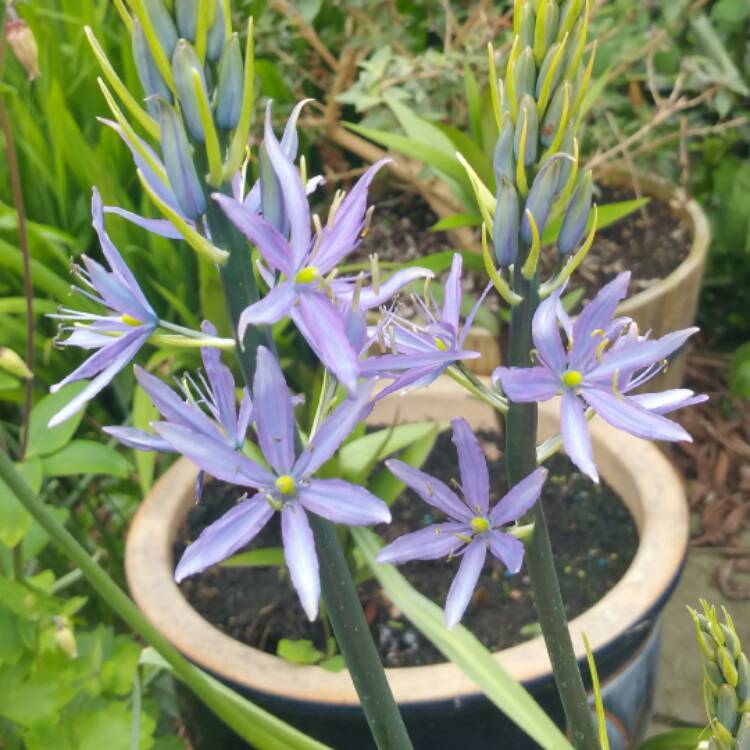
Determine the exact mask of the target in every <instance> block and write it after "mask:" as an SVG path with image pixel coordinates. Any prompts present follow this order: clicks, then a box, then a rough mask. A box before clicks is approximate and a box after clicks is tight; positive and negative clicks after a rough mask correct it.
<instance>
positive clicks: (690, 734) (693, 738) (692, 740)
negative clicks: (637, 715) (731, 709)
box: [638, 727, 708, 750]
mask: <svg viewBox="0 0 750 750" xmlns="http://www.w3.org/2000/svg"><path fill="white" fill-rule="evenodd" d="M707 735H708V732H707V731H706V729H703V728H701V727H691V728H689V729H672V730H670V731H669V732H661V733H659V734H655V735H654V736H653V737H649V738H648V739H647V740H645V741H644V742H641V744H640V745H638V750H695V748H696V747H698V744H699V743H700V741H701V740H702V739H704V738H705V737H706V736H707Z"/></svg>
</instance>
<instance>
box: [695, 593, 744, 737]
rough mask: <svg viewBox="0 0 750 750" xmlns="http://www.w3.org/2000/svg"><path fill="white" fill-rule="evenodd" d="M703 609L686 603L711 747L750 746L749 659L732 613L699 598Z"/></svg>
mask: <svg viewBox="0 0 750 750" xmlns="http://www.w3.org/2000/svg"><path fill="white" fill-rule="evenodd" d="M700 603H701V606H702V607H703V612H702V613H700V612H696V611H695V610H694V609H692V608H690V607H688V611H689V612H690V616H691V617H692V618H693V624H694V625H695V634H696V637H697V639H698V646H699V648H700V654H701V661H702V663H703V700H704V702H705V706H706V714H707V715H708V723H709V727H710V731H711V739H710V740H709V748H710V750H747V748H749V747H750V662H749V661H748V659H747V657H746V656H745V654H744V652H743V651H742V644H741V643H740V639H739V636H738V635H737V630H736V628H735V626H734V622H733V621H732V617H731V615H730V614H729V612H727V610H726V609H725V608H724V607H722V613H723V615H724V622H719V618H718V614H717V612H716V607H714V606H713V605H710V604H709V603H708V602H707V601H706V600H705V599H702V600H701V602H700Z"/></svg>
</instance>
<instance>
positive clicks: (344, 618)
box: [207, 184, 412, 750]
mask: <svg viewBox="0 0 750 750" xmlns="http://www.w3.org/2000/svg"><path fill="white" fill-rule="evenodd" d="M222 189H223V191H224V192H225V193H226V194H231V188H230V186H229V185H228V184H225V185H224V186H223V188H222ZM208 203H209V206H208V210H207V219H208V226H209V228H210V229H211V237H212V240H213V242H214V244H215V245H216V246H217V247H219V248H221V249H223V250H227V251H228V252H229V260H228V261H227V264H226V265H225V266H223V267H222V269H221V276H222V281H223V284H224V292H225V295H226V301H227V306H228V309H229V314H230V317H231V320H232V324H233V327H234V329H235V332H236V330H237V322H238V320H239V317H240V315H241V314H242V311H243V310H244V309H245V308H246V307H247V306H248V305H250V304H251V303H252V302H255V301H256V300H257V299H258V289H257V285H256V283H255V276H254V275H253V270H252V266H251V260H250V259H251V256H250V251H249V248H248V246H247V242H246V240H245V238H244V237H243V236H242V235H241V234H240V233H239V232H238V231H237V230H236V229H235V228H234V227H233V226H232V224H231V223H230V222H229V221H228V220H227V218H226V216H224V214H223V212H222V211H221V209H220V208H219V207H218V205H217V204H216V202H215V201H213V200H209V202H208ZM238 343H239V342H238ZM261 344H265V345H266V346H271V347H272V346H273V340H272V338H271V336H270V332H269V335H267V336H266V338H265V340H264V337H263V334H262V332H261V331H260V330H258V329H257V328H253V327H252V326H248V328H247V331H246V332H245V336H244V339H243V341H242V343H241V345H240V346H238V347H237V356H238V358H239V361H240V366H241V368H242V373H243V376H244V378H245V382H246V384H247V386H248V388H252V381H253V373H254V371H255V351H256V349H257V347H258V346H259V345H261ZM310 521H311V524H312V527H313V532H314V534H315V542H316V543H315V548H316V550H317V553H318V558H319V561H320V573H321V575H320V582H321V590H322V595H323V601H324V602H325V607H326V610H327V612H328V616H329V617H330V620H331V625H333V632H334V634H335V635H336V641H337V642H338V644H339V648H340V649H341V653H342V654H343V656H344V659H345V660H346V666H347V668H348V669H349V673H350V674H351V677H352V682H353V683H354V687H355V688H356V690H357V694H358V695H359V699H360V702H361V704H362V709H363V711H364V713H365V717H366V719H367V722H368V724H369V727H370V731H371V733H372V736H373V738H374V740H375V743H376V744H377V746H378V748H380V750H411V747H412V744H411V741H410V740H409V736H408V734H407V733H406V728H405V727H404V724H403V721H402V719H401V715H400V713H399V710H398V706H397V705H396V702H395V700H394V698H393V694H392V693H391V689H390V686H389V685H388V680H387V679H386V676H385V671H384V670H383V665H382V664H381V662H380V657H379V656H378V652H377V649H376V648H375V644H374V643H373V640H372V636H371V635H370V629H369V627H368V625H367V621H366V620H365V617H364V612H363V611H362V605H361V603H360V601H359V597H358V596H357V590H356V588H355V586H354V582H353V581H352V576H351V572H350V570H349V566H348V565H347V562H346V558H345V556H344V552H343V550H342V549H341V543H340V542H339V539H338V536H337V534H336V526H335V525H334V524H333V523H331V522H330V521H326V520H325V519H323V518H319V517H317V516H315V515H313V514H310Z"/></svg>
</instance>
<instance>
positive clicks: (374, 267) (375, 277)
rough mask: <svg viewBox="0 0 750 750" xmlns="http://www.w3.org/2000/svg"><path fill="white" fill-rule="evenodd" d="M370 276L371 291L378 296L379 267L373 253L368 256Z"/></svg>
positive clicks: (376, 255)
mask: <svg viewBox="0 0 750 750" xmlns="http://www.w3.org/2000/svg"><path fill="white" fill-rule="evenodd" d="M370 276H371V278H372V288H373V291H374V292H375V294H380V265H379V263H378V254H377V253H373V254H372V255H371V256H370Z"/></svg>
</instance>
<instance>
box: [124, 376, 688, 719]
mask: <svg viewBox="0 0 750 750" xmlns="http://www.w3.org/2000/svg"><path fill="white" fill-rule="evenodd" d="M459 404H460V408H459ZM556 407H557V404H555V403H554V402H547V403H545V404H542V405H540V436H541V437H542V438H544V437H545V436H547V435H550V434H553V433H554V432H555V431H556V430H557V425H558V410H557V408H556ZM457 411H460V413H461V414H462V416H464V418H466V419H467V420H468V421H469V423H470V424H472V426H473V427H474V428H475V429H487V428H489V429H492V428H493V427H494V426H495V425H496V422H495V414H494V412H493V410H492V409H491V408H489V407H488V406H486V405H485V404H482V403H480V402H479V401H477V400H475V399H474V398H473V397H471V396H470V395H469V394H468V393H467V392H466V391H464V390H463V389H462V388H461V387H460V386H458V385H456V384H455V383H454V382H453V381H452V380H451V379H450V378H448V377H447V376H441V378H439V379H438V380H437V381H435V383H433V384H432V385H431V386H429V387H428V388H425V389H422V390H421V391H415V392H411V393H409V394H407V395H406V396H405V397H403V398H393V397H392V398H391V399H384V400H383V401H381V402H379V403H378V406H377V407H376V408H375V410H374V411H373V414H372V415H371V417H370V419H369V420H368V421H370V422H372V423H375V424H377V423H380V424H383V423H385V424H388V423H390V422H391V421H394V420H395V419H399V420H401V421H422V420H424V419H429V418H431V419H434V420H435V421H440V420H445V419H449V418H450V416H452V415H454V414H456V413H457ZM405 416H408V419H404V417H405ZM590 429H591V436H592V443H593V445H594V453H595V457H596V460H597V463H598V465H599V469H600V472H601V474H602V476H603V477H604V478H606V480H607V481H608V483H609V484H610V485H611V486H612V487H613V488H614V489H615V490H616V491H617V493H618V494H619V495H620V497H621V498H622V499H623V501H624V502H625V504H626V505H627V506H628V508H629V510H630V511H631V513H632V515H633V517H634V520H635V522H636V525H637V527H638V530H639V536H640V541H639V547H638V550H637V552H636V555H635V558H634V559H633V561H632V563H631V565H630V567H629V568H628V570H627V571H626V572H625V574H624V576H623V577H622V578H621V579H620V581H618V582H617V584H615V586H614V587H613V588H612V589H611V590H610V591H609V592H608V593H607V594H606V595H605V596H604V597H603V598H602V599H600V600H599V601H598V602H597V603H596V604H595V605H594V606H593V607H591V608H590V609H588V610H586V611H585V612H583V613H582V614H581V615H579V616H578V617H576V618H575V619H574V620H573V621H572V622H571V623H570V629H571V634H572V637H573V643H574V645H575V650H576V656H577V657H578V658H579V660H582V659H585V656H586V652H585V650H584V647H583V642H582V638H581V634H582V633H585V634H586V636H587V637H588V639H589V641H590V643H591V647H592V649H593V651H594V653H595V654H596V653H601V652H602V651H605V650H606V649H607V648H608V646H609V645H611V644H612V642H613V641H615V640H616V639H617V638H618V637H620V636H622V635H623V634H625V633H627V632H628V631H629V630H631V629H632V628H634V627H635V626H638V625H639V624H641V623H642V622H643V621H644V620H648V619H651V618H652V617H653V616H654V611H655V610H657V609H659V608H660V607H661V606H663V603H664V601H665V598H666V596H667V595H668V593H669V592H670V591H671V589H672V588H673V586H674V585H675V582H676V580H677V577H678V576H679V573H680V570H681V567H682V563H683V560H684V557H685V554H686V551H687V543H688V509H687V501H686V498H685V494H684V490H683V487H682V484H681V481H680V479H679V476H678V475H677V473H676V472H675V470H674V469H673V467H672V466H671V464H670V463H669V462H668V461H667V459H666V458H665V457H664V456H663V455H662V453H661V452H660V451H659V449H658V448H657V447H656V446H655V445H653V444H652V443H649V442H646V441H642V440H639V439H638V438H635V437H632V436H631V435H628V434H625V433H622V432H619V431H617V430H615V429H614V428H612V427H610V426H609V425H608V424H606V423H605V422H603V421H602V420H601V419H600V418H598V417H597V418H595V419H594V420H593V421H592V422H591V424H590ZM197 473H198V470H197V468H196V467H195V466H194V465H193V464H191V463H190V462H189V461H188V460H187V459H184V458H181V459H179V460H178V461H177V462H175V464H173V465H172V467H170V469H169V470H168V471H167V472H166V473H165V474H164V475H163V476H162V477H161V478H160V479H159V480H158V481H157V482H156V484H155V485H154V487H153V488H152V489H151V491H150V492H149V493H148V494H147V495H146V497H145V499H144V501H143V503H142V504H141V506H140V508H139V510H138V512H137V513H136V515H135V516H134V518H133V521H132V523H131V527H130V531H129V533H128V537H127V543H126V550H125V570H126V575H127V580H128V584H129V587H130V591H131V593H132V595H133V598H134V599H135V601H136V603H137V604H138V606H139V607H140V608H141V610H142V611H143V612H144V613H145V615H146V616H147V617H148V619H149V620H150V621H151V623H152V624H153V625H154V626H155V627H156V628H157V629H158V630H159V631H160V632H161V634H162V635H163V636H165V637H166V638H167V639H168V640H169V641H170V642H171V643H172V644H173V645H175V646H176V647H177V648H178V649H180V651H182V652H183V653H184V654H185V655H186V656H187V657H188V658H189V659H191V660H192V661H193V662H195V663H196V664H198V665H200V666H201V667H203V668H205V669H207V670H208V671H209V672H211V673H213V674H214V675H216V676H219V677H221V678H222V679H225V680H227V681H229V682H231V683H234V684H235V685H238V686H241V687H244V688H246V689H249V690H251V691H258V692H262V693H265V694H268V695H271V696H275V697H276V698H286V699H290V700H295V701H301V702H305V703H316V704H323V705H326V706H329V707H334V706H338V707H344V706H356V705H359V698H358V696H357V693H356V691H355V689H354V686H353V684H352V681H351V678H350V676H349V673H348V672H347V671H345V670H344V671H342V672H338V673H331V672H327V671H326V670H324V669H322V668H320V667H317V666H300V665H294V664H290V663H288V662H286V661H284V660H283V659H281V658H279V657H277V656H273V655H271V654H267V653H264V652H262V651H259V650H257V649H254V648H251V647H250V646H246V645H244V644H242V643H240V642H239V641H236V640H234V639H233V638H230V637H229V636H227V635H225V634H224V633H222V632H221V631H220V630H219V629H218V628H216V627H214V626H213V625H211V624H210V623H209V622H208V621H207V620H204V619H203V618H202V617H201V616H200V615H199V614H198V612H197V611H196V610H194V609H193V608H192V607H191V606H190V604H189V603H188V601H187V600H186V599H185V598H184V597H183V595H182V593H181V591H180V589H179V588H178V587H177V585H176V584H175V582H174V579H173V577H172V573H173V570H174V563H173V560H172V543H173V541H174V538H175V536H176V533H177V530H178V528H179V526H180V524H181V523H182V521H183V519H184V517H185V515H186V514H187V512H188V511H189V509H190V507H191V506H192V504H193V502H194V500H193V497H194V486H195V479H196V476H197ZM665 540H670V542H669V543H668V544H665ZM493 658H494V659H495V660H496V661H498V662H499V663H500V664H501V665H502V666H503V667H504V668H505V670H506V671H507V672H509V673H510V675H511V676H512V677H513V678H514V679H516V680H518V681H520V682H523V683H526V684H528V683H533V682H537V681H538V680H541V679H544V678H545V677H547V676H548V675H549V674H550V672H551V668H550V662H549V657H548V655H547V652H546V649H545V646H544V642H543V639H542V638H541V636H539V637H537V638H534V639H532V640H529V641H525V642H523V643H520V644H517V645H515V646H513V647H511V648H508V649H504V650H502V651H499V652H496V653H495V654H493ZM386 674H387V676H388V681H389V683H390V685H391V688H392V690H393V693H394V696H395V698H396V700H397V702H399V703H400V704H419V703H432V702H439V701H453V700H456V699H459V698H461V699H468V698H471V697H473V696H477V695H479V694H480V691H479V690H478V688H477V687H476V685H475V684H474V683H473V682H472V681H471V680H470V679H469V678H468V677H466V676H465V675H464V674H463V672H461V670H460V669H459V668H458V667H456V666H455V665H453V664H452V663H451V662H445V663H441V664H435V665H431V666H420V667H403V668H387V669H386Z"/></svg>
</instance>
